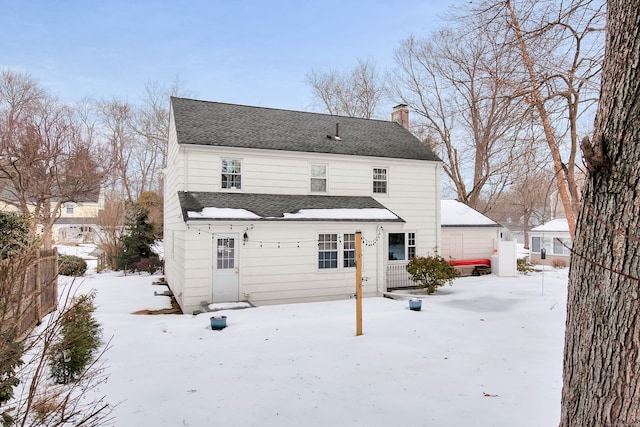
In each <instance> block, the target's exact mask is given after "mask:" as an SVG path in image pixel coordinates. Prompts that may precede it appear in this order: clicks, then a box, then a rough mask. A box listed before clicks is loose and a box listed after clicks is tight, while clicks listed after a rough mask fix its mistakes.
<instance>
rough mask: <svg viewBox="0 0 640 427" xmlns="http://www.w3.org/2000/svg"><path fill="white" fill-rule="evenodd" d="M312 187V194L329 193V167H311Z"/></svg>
mask: <svg viewBox="0 0 640 427" xmlns="http://www.w3.org/2000/svg"><path fill="white" fill-rule="evenodd" d="M310 187H311V191H312V192H323V193H324V192H326V191H327V165H319V164H315V165H311V184H310Z"/></svg>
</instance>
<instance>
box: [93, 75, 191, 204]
mask: <svg viewBox="0 0 640 427" xmlns="http://www.w3.org/2000/svg"><path fill="white" fill-rule="evenodd" d="M182 84H183V83H182V82H181V81H180V80H179V79H177V78H176V80H175V81H174V82H173V84H172V85H171V86H170V87H169V88H165V87H163V86H161V85H159V84H158V83H147V84H146V86H145V92H144V95H143V96H142V100H141V101H142V102H141V104H140V105H135V104H132V103H129V102H128V101H124V100H118V99H111V100H105V101H102V102H100V103H99V104H98V105H99V112H100V114H99V118H100V124H99V129H100V130H101V131H102V135H101V136H102V138H103V139H104V140H105V141H106V145H107V146H108V147H109V150H108V151H109V152H110V153H111V174H110V181H111V186H110V187H111V189H112V191H115V192H117V193H118V194H119V197H123V198H125V199H126V200H128V201H136V200H137V199H138V197H139V196H140V194H142V193H143V192H145V191H155V192H156V193H158V194H160V193H161V192H162V186H163V183H162V168H163V167H164V166H165V163H166V156H167V142H168V138H169V134H168V132H169V97H170V96H172V95H173V96H177V95H181V94H182V93H183V90H182Z"/></svg>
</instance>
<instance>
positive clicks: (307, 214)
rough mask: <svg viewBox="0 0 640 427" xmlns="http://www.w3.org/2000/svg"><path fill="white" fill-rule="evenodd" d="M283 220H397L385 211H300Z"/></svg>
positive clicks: (377, 209) (286, 216)
mask: <svg viewBox="0 0 640 427" xmlns="http://www.w3.org/2000/svg"><path fill="white" fill-rule="evenodd" d="M284 217H285V219H398V217H397V216H396V215H395V214H393V213H392V212H390V211H388V210H387V209H379V208H368V209H300V210H299V211H298V212H295V213H285V214H284Z"/></svg>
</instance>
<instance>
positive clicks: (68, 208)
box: [64, 203, 75, 215]
mask: <svg viewBox="0 0 640 427" xmlns="http://www.w3.org/2000/svg"><path fill="white" fill-rule="evenodd" d="M64 208H65V212H66V213H67V215H73V212H74V209H75V205H74V204H73V203H66V204H65V205H64Z"/></svg>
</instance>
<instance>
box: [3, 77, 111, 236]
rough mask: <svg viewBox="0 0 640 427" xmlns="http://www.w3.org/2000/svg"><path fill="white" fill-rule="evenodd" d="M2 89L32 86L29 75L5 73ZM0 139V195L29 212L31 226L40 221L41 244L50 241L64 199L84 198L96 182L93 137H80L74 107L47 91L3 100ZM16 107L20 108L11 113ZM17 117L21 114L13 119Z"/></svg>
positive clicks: (98, 171) (97, 170) (92, 191)
mask: <svg viewBox="0 0 640 427" xmlns="http://www.w3.org/2000/svg"><path fill="white" fill-rule="evenodd" d="M3 77H4V79H3V80H2V81H1V82H0V86H3V87H5V88H7V89H5V90H4V91H3V93H16V92H21V91H22V92H23V93H24V91H23V90H22V89H18V90H15V88H14V89H10V88H8V87H9V86H12V85H18V86H19V87H21V88H25V87H28V86H29V85H31V87H34V88H35V87H36V86H37V85H35V84H34V83H29V82H28V81H29V77H28V76H25V75H22V76H18V77H17V76H16V74H15V73H11V72H8V73H6V74H3ZM3 104H4V105H7V106H8V107H7V109H6V110H5V111H3V112H2V114H1V116H2V118H3V120H2V124H1V125H0V126H2V135H3V140H2V144H1V145H0V182H2V183H3V187H4V188H3V192H2V194H0V200H1V201H3V202H4V203H7V204H9V205H13V206H15V207H16V208H17V209H18V210H20V211H21V212H22V213H23V214H25V215H28V216H30V217H31V218H32V223H33V229H34V230H35V228H36V225H37V224H40V225H42V226H43V245H44V246H45V248H50V247H51V245H52V227H53V224H54V222H55V220H56V219H57V216H58V215H59V212H60V208H61V206H62V205H63V204H64V203H66V202H71V201H79V200H86V199H87V198H88V197H90V196H91V195H93V194H95V192H96V190H97V189H99V187H100V182H101V180H102V171H101V169H100V167H99V163H98V162H97V161H96V157H95V152H94V150H93V149H92V148H93V147H92V146H91V141H87V140H84V139H83V138H82V135H81V133H80V126H79V124H78V122H77V118H76V116H75V114H74V111H73V110H71V109H70V108H68V107H66V106H64V105H60V104H59V103H58V102H57V100H55V99H54V98H52V97H51V96H50V95H48V94H46V93H44V91H40V95H39V96H37V97H34V98H32V99H31V101H30V102H28V103H25V104H24V105H21V106H20V107H19V108H18V109H16V108H14V104H13V103H12V102H7V100H5V101H4V102H3ZM15 111H20V113H19V114H15V113H14V112H15ZM16 117H18V118H19V120H16Z"/></svg>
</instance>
